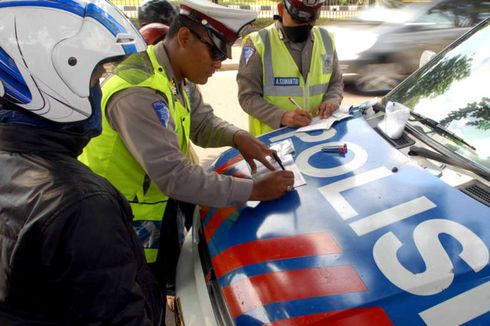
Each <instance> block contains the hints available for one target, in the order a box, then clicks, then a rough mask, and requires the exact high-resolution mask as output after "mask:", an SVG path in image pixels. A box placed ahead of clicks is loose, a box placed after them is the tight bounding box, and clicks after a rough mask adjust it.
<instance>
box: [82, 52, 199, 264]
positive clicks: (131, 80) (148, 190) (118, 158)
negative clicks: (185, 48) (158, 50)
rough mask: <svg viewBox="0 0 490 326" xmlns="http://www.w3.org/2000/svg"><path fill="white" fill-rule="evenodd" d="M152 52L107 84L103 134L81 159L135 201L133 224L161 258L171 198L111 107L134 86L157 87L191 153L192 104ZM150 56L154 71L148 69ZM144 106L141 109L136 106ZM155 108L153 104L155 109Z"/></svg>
mask: <svg viewBox="0 0 490 326" xmlns="http://www.w3.org/2000/svg"><path fill="white" fill-rule="evenodd" d="M146 53H147V54H148V55H146V54H144V53H143V54H141V53H140V54H134V55H132V56H130V57H129V58H128V59H126V60H125V61H124V62H122V63H121V64H120V65H118V67H117V68H116V70H115V72H114V74H113V75H111V76H110V77H109V78H108V79H107V80H106V81H105V82H104V84H103V87H102V102H101V108H102V134H101V135H99V136H98V137H95V138H93V139H92V140H91V141H90V143H89V144H88V145H87V147H85V149H84V151H83V153H82V155H80V157H79V159H80V161H82V162H83V163H85V164H86V165H88V166H89V167H90V168H91V169H92V170H93V171H94V172H95V173H97V174H99V175H101V176H103V177H105V178H106V179H108V180H109V181H110V182H111V183H112V184H113V185H114V186H115V187H116V188H117V189H118V190H119V191H120V192H121V193H122V194H123V195H124V197H126V199H127V200H128V201H129V203H130V205H131V209H132V211H133V215H134V221H133V226H134V229H135V231H136V232H137V233H138V236H139V238H140V240H141V242H142V244H143V247H144V249H145V256H146V260H147V262H149V263H152V262H155V261H156V259H157V255H158V247H159V243H160V228H161V225H162V219H163V216H164V214H165V209H166V206H167V201H168V197H167V196H166V195H164V194H162V192H161V191H160V190H159V189H158V188H157V186H156V185H155V184H154V182H150V181H149V179H148V176H147V175H146V172H145V170H144V169H143V168H142V167H141V165H140V164H139V163H138V162H137V161H136V160H135V159H134V158H133V156H132V155H131V153H130V152H129V151H128V150H127V148H126V146H125V145H124V143H123V141H122V139H121V138H120V137H119V135H118V133H117V132H116V131H115V130H114V129H112V127H111V126H110V124H109V122H108V120H107V117H106V114H105V111H106V106H107V103H108V102H109V99H110V98H111V96H112V95H114V94H115V93H117V92H119V91H121V90H124V89H126V88H129V87H146V88H152V89H154V90H157V91H159V92H161V93H162V94H165V96H166V98H167V100H168V108H169V112H170V115H171V117H172V119H173V120H174V122H175V126H176V130H175V132H176V133H177V134H178V137H179V146H180V149H181V150H182V152H183V153H184V154H185V153H186V151H187V148H188V143H189V135H190V112H189V110H187V109H186V108H185V107H190V104H189V99H188V97H187V94H184V99H185V101H186V105H185V107H184V106H183V105H182V104H181V103H180V102H179V101H177V100H176V99H175V97H174V96H173V94H172V90H171V89H172V87H171V84H170V80H169V79H168V77H167V76H166V74H165V70H164V69H163V68H162V67H161V66H160V65H159V64H158V61H157V59H156V56H155V53H154V50H153V47H151V46H150V47H148V49H147V52H146ZM148 58H149V59H150V62H151V70H148V69H147V67H148V66H149V64H148ZM135 109H141V108H135ZM149 109H151V110H153V108H149Z"/></svg>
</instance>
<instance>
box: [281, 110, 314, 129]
mask: <svg viewBox="0 0 490 326" xmlns="http://www.w3.org/2000/svg"><path fill="white" fill-rule="evenodd" d="M311 119H312V116H311V113H310V112H309V111H308V110H301V109H296V110H294V111H291V112H286V113H284V114H283V115H282V118H281V125H282V126H286V127H291V128H297V127H304V126H307V125H309V124H310V122H311Z"/></svg>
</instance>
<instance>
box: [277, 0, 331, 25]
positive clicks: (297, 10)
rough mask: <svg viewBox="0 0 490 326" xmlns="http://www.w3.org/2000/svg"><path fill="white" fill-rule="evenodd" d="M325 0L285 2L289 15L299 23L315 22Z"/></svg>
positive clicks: (287, 0) (291, 0) (285, 0)
mask: <svg viewBox="0 0 490 326" xmlns="http://www.w3.org/2000/svg"><path fill="white" fill-rule="evenodd" d="M324 2H325V0H284V7H285V8H286V10H287V12H288V14H289V15H290V16H291V17H292V18H293V19H294V20H296V21H297V22H299V23H309V22H313V21H315V20H316V19H317V18H318V15H319V14H320V8H321V7H322V5H323V3H324Z"/></svg>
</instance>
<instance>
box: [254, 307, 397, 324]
mask: <svg viewBox="0 0 490 326" xmlns="http://www.w3.org/2000/svg"><path fill="white" fill-rule="evenodd" d="M302 325H309V326H322V325H329V326H352V325H376V326H389V325H393V323H392V322H391V320H390V318H389V317H388V315H387V314H386V312H385V311H384V310H383V308H381V307H370V308H354V309H347V310H337V311H329V312H322V313H319V314H312V315H305V316H299V317H293V318H289V319H284V320H279V321H276V322H273V323H268V324H265V325H264V326H302Z"/></svg>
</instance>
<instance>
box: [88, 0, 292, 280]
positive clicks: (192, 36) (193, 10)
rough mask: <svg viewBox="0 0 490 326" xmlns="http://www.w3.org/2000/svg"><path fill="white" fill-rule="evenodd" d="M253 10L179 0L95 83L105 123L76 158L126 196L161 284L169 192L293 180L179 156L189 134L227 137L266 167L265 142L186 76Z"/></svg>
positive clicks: (171, 209) (216, 54)
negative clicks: (160, 32)
mask: <svg viewBox="0 0 490 326" xmlns="http://www.w3.org/2000/svg"><path fill="white" fill-rule="evenodd" d="M255 16H256V14H255V13H251V12H249V11H244V10H239V9H232V8H227V7H223V6H219V5H216V4H214V3H212V2H209V1H204V0H184V1H183V3H182V5H181V11H180V15H179V16H178V17H177V18H176V19H175V20H174V22H173V23H172V25H171V27H170V30H169V31H168V33H167V35H166V37H165V40H164V41H163V42H160V43H158V44H157V45H155V46H150V47H149V48H148V50H147V53H146V55H135V56H133V57H130V58H129V59H128V60H126V61H125V62H123V63H121V64H120V65H119V66H118V67H117V69H116V70H115V71H114V73H113V75H112V76H111V77H110V78H108V79H107V80H106V82H105V84H104V86H103V97H102V108H103V110H102V112H103V132H102V135H101V136H99V137H97V138H95V139H93V140H92V141H91V143H90V144H89V145H88V146H87V148H86V150H85V151H84V153H83V155H82V156H81V157H80V159H81V160H82V161H83V162H85V163H86V164H87V165H89V166H90V167H91V168H92V169H93V170H94V171H95V172H96V173H98V174H100V175H102V176H105V177H106V178H108V179H109V180H110V181H111V182H112V183H113V184H114V185H115V186H116V187H117V188H118V189H119V190H120V191H121V192H122V193H123V194H124V195H125V196H126V198H127V199H128V200H129V202H130V204H131V207H132V209H133V212H134V215H135V221H134V223H133V224H134V227H135V229H136V230H137V233H138V234H139V236H140V239H141V241H142V242H143V245H144V247H145V254H146V258H147V261H148V263H149V264H150V265H151V267H152V268H153V270H154V271H155V274H156V275H157V276H159V277H160V282H161V286H162V288H163V289H164V286H165V280H164V279H162V274H163V273H162V272H161V271H162V270H163V265H164V264H165V263H164V259H165V258H164V255H163V250H159V248H162V249H163V247H162V246H161V237H160V234H161V232H162V231H161V224H162V219H165V218H166V217H165V216H167V215H168V214H175V213H176V208H175V200H181V201H185V202H191V203H195V204H201V205H206V206H211V207H229V206H239V205H242V204H244V203H245V202H246V201H247V200H262V201H263V200H273V199H276V198H278V197H280V196H282V195H283V194H284V193H285V192H286V191H287V190H288V189H290V187H291V186H292V185H293V183H294V175H293V174H292V173H291V172H290V171H272V172H271V173H269V174H266V175H264V176H263V177H262V178H257V179H255V180H250V179H241V178H235V177H231V176H224V175H219V174H217V173H209V172H206V171H205V170H204V169H203V168H202V167H200V166H198V165H192V164H190V163H189V162H188V160H187V159H186V157H185V153H186V151H187V148H188V143H189V140H190V139H192V141H193V142H195V143H196V144H197V145H199V146H203V147H219V146H234V147H235V148H237V149H238V150H239V151H240V153H241V154H242V156H243V157H244V158H245V160H247V161H248V162H249V164H250V165H251V166H252V168H253V169H255V163H254V161H253V159H257V160H259V161H260V162H262V163H263V164H264V165H265V166H267V167H268V168H270V169H271V170H273V169H274V168H273V166H272V165H271V164H270V163H269V161H268V159H267V156H270V155H272V151H271V150H270V149H269V148H268V147H267V146H265V144H263V143H262V142H260V141H259V140H257V139H256V138H254V137H252V136H251V135H250V134H249V133H247V132H246V131H243V130H240V129H238V128H237V127H235V126H233V125H231V124H229V123H227V122H225V121H223V120H221V119H220V118H218V117H216V116H215V115H214V114H213V110H212V108H211V107H210V106H209V105H208V104H206V103H205V102H204V101H203V99H202V96H201V93H200V92H199V90H198V89H197V88H196V87H195V86H193V83H197V84H205V83H206V82H207V80H208V78H209V77H211V76H212V75H213V73H214V72H215V71H216V69H218V68H219V67H220V66H221V61H223V60H225V59H226V58H227V57H228V58H229V57H231V44H233V42H234V41H235V40H236V39H237V38H238V33H239V31H240V30H241V29H242V27H243V26H244V25H246V24H247V23H250V22H252V21H253V20H254V19H255ZM187 80H189V81H190V82H192V83H187ZM165 249H166V248H165Z"/></svg>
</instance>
